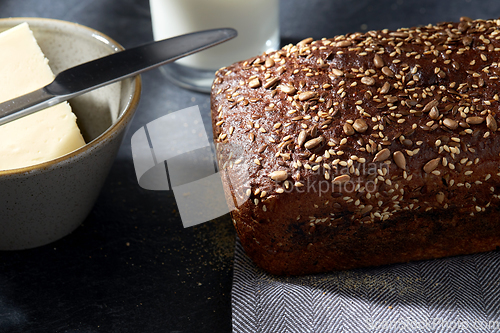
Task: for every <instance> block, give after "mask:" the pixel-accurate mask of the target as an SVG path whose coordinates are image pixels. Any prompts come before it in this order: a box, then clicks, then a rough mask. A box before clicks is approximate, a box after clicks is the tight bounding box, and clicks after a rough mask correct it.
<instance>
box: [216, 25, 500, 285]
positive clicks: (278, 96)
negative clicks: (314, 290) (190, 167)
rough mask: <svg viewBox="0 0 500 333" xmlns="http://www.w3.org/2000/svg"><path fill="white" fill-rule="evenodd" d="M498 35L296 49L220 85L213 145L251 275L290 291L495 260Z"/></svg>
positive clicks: (401, 35)
mask: <svg viewBox="0 0 500 333" xmlns="http://www.w3.org/2000/svg"><path fill="white" fill-rule="evenodd" d="M499 26H500V20H474V21H472V20H470V19H468V18H461V20H460V22H457V23H442V24H438V25H436V26H432V25H428V26H425V27H417V28H409V29H408V28H405V29H399V30H397V31H388V30H382V31H368V32H367V33H353V34H347V35H343V36H337V37H335V38H330V39H321V40H317V41H313V40H312V38H308V39H305V40H303V41H301V42H299V43H298V44H297V45H287V46H285V47H283V48H282V49H281V50H278V51H276V52H271V53H268V54H263V55H261V56H257V57H254V58H252V59H250V60H246V61H241V62H238V63H236V64H233V65H231V66H228V67H225V68H222V69H220V70H219V71H218V72H217V74H216V78H215V81H214V84H213V87H212V95H211V109H212V119H213V131H214V140H215V142H216V147H217V152H218V160H219V164H220V167H221V168H222V169H224V170H225V173H226V176H227V177H226V178H224V181H223V182H224V184H225V189H226V194H227V198H228V199H229V200H234V202H237V201H236V200H235V199H237V198H236V196H237V195H241V194H242V193H245V194H247V195H248V196H249V199H248V200H246V201H245V202H244V203H243V204H241V205H239V206H238V207H237V209H235V210H234V211H233V212H232V218H233V222H234V225H235V227H236V230H237V233H238V235H239V238H240V240H241V242H242V244H243V246H244V248H245V251H246V253H247V254H248V255H249V256H250V257H251V258H252V259H253V261H254V262H255V263H256V264H257V265H258V266H260V267H261V268H263V269H265V270H267V271H269V272H271V273H273V274H285V275H301V274H310V273H318V272H326V271H331V270H344V269H352V268H357V267H366V266H376V265H386V264H391V263H400V262H408V261H413V260H422V259H432V258H439V257H444V256H453V255H461V254H470V253H476V252H483V251H491V250H495V249H497V248H498V247H499V246H500V207H499V196H498V195H499V194H500V186H499V185H500V170H499V167H500V164H499V163H500V156H499V154H500V141H499V134H498V126H497V117H498V116H497V113H498V110H499V105H500V104H499V95H500V83H499V77H500V67H499V66H500V65H499V62H500V56H499V54H500V53H499V52H500V29H499ZM234 179H239V181H236V182H233V180H234ZM235 184H236V185H235Z"/></svg>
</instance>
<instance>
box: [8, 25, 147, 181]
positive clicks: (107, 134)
mask: <svg viewBox="0 0 500 333" xmlns="http://www.w3.org/2000/svg"><path fill="white" fill-rule="evenodd" d="M4 22H16V24H20V23H23V22H28V24H30V22H32V23H34V24H36V22H48V23H53V24H57V25H72V26H74V27H76V28H77V29H81V30H87V31H88V32H89V33H91V36H92V37H94V38H96V36H98V37H99V38H96V39H98V40H100V41H101V42H104V41H103V40H102V39H104V40H105V41H106V42H108V44H109V45H110V46H111V47H112V48H114V50H115V52H116V51H123V50H125V48H124V47H123V46H122V45H121V44H119V43H118V42H116V41H115V40H114V39H112V38H111V37H109V36H107V35H106V34H104V33H102V32H100V31H97V30H95V29H93V28H89V27H87V26H84V25H82V24H79V23H75V22H69V21H64V20H58V19H50V18H41V17H9V18H0V23H4ZM17 22H18V23H17ZM13 26H14V25H13ZM132 79H133V82H132V85H133V86H135V89H134V91H133V94H132V97H131V98H130V99H129V101H128V103H127V105H126V106H125V110H124V111H123V112H122V114H121V115H119V116H118V118H117V119H116V122H115V123H114V124H112V125H111V126H109V127H108V128H107V129H106V130H105V131H104V132H103V133H102V134H101V135H99V136H98V137H97V138H95V139H94V140H92V141H90V142H88V143H86V144H85V145H83V146H82V147H80V148H78V149H76V150H74V151H72V152H70V153H67V154H65V155H63V156H61V157H58V158H56V159H52V160H50V161H46V162H42V163H38V164H35V165H31V166H27V167H22V168H16V169H8V170H0V177H2V176H15V175H27V174H29V173H33V172H37V171H38V172H44V171H49V170H51V169H52V167H56V166H57V165H58V164H59V163H62V162H65V161H67V160H70V159H71V158H73V157H76V156H77V155H81V154H84V153H85V152H89V151H91V150H93V149H94V148H96V147H98V146H99V145H101V144H102V143H103V142H104V141H106V140H108V139H110V138H111V137H112V136H113V135H114V134H115V133H118V132H119V130H120V129H121V128H122V127H125V126H126V124H127V123H128V122H129V121H130V120H131V119H132V118H133V116H134V113H135V112H134V111H135V109H137V106H138V105H139V99H140V96H141V89H142V80H141V76H140V75H137V76H135V77H133V78H132Z"/></svg>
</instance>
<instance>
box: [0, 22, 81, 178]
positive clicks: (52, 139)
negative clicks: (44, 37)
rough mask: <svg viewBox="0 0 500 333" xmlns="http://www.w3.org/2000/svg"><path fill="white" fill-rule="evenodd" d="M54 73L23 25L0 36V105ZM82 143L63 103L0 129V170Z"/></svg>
mask: <svg viewBox="0 0 500 333" xmlns="http://www.w3.org/2000/svg"><path fill="white" fill-rule="evenodd" d="M53 79H54V74H53V73H52V70H51V69H50V67H49V65H48V60H47V59H46V58H45V56H44V54H43V53H42V50H41V49H40V47H39V46H38V44H37V42H36V40H35V38H34V36H33V33H32V32H31V30H30V29H29V26H28V24H27V23H22V24H20V25H18V26H16V27H14V28H12V29H9V30H7V31H4V32H2V33H0V102H5V101H7V100H9V99H12V98H15V97H18V96H21V95H23V94H26V93H29V92H31V91H33V90H36V89H39V88H42V87H44V86H46V85H47V84H49V83H50V82H52V80H53ZM84 144H85V141H84V140H83V137H82V135H81V133H80V130H79V128H78V126H77V125H76V116H75V115H74V114H73V112H71V107H70V105H69V104H68V103H66V102H64V103H61V104H58V105H55V106H53V107H50V108H47V109H45V110H42V111H39V112H37V113H34V114H32V115H29V116H26V117H23V118H20V119H18V120H15V121H12V122H10V123H7V124H5V125H2V126H0V170H8V169H15V168H22V167H27V166H31V165H35V164H39V163H43V162H46V161H49V160H52V159H55V158H58V157H61V156H63V155H65V154H67V153H70V152H72V151H73V150H75V149H78V148H80V147H81V146H83V145H84Z"/></svg>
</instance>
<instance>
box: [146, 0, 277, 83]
mask: <svg viewBox="0 0 500 333" xmlns="http://www.w3.org/2000/svg"><path fill="white" fill-rule="evenodd" d="M149 3H150V7H151V20H152V24H153V36H154V39H155V40H160V39H164V38H169V37H173V36H177V35H181V34H185V33H190V32H195V31H199V30H205V29H215V28H234V29H236V30H237V31H238V36H237V37H236V38H235V39H233V40H230V41H228V42H225V43H223V44H221V45H217V46H214V47H212V48H210V49H207V50H205V51H201V52H198V53H196V54H193V55H190V56H188V57H185V58H182V59H179V60H177V61H176V62H174V63H172V64H168V65H165V66H162V67H161V68H160V70H161V71H162V72H163V73H164V74H165V75H166V76H167V77H168V78H169V79H170V80H171V81H173V82H175V83H176V84H178V85H180V86H182V87H185V88H188V89H192V90H196V91H202V92H210V87H211V86H212V81H213V79H214V73H215V71H216V70H218V69H219V68H221V67H224V66H228V65H230V64H232V63H234V62H236V61H239V60H244V59H247V58H250V57H252V56H255V55H259V54H261V53H263V52H266V51H272V50H276V49H277V48H278V47H279V0H251V1H249V0H150V2H149Z"/></svg>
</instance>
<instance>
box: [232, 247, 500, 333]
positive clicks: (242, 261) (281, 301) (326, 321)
mask: <svg viewBox="0 0 500 333" xmlns="http://www.w3.org/2000/svg"><path fill="white" fill-rule="evenodd" d="M232 313H233V319H232V320H233V332H234V333H257V332H258V333H268V332H269V333H285V332H286V333H288V332H290V333H292V332H297V333H299V332H300V333H313V332H314V333H317V332H328V333H329V332H356V333H361V332H500V252H498V251H497V252H489V253H483V254H476V255H469V256H460V257H453V258H445V259H439V260H429V261H421V262H415V263H409V264H398V265H391V266H385V267H380V268H370V269H357V270H352V271H345V272H335V273H329V274H320V275H311V276H305V277H276V276H273V275H269V274H267V273H265V272H264V271H262V270H260V269H259V268H257V267H256V266H255V265H254V264H253V263H252V261H251V260H250V259H249V258H248V257H247V256H246V254H245V252H244V250H243V248H242V246H241V244H240V242H239V241H237V244H236V252H235V262H234V278H233V289H232Z"/></svg>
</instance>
